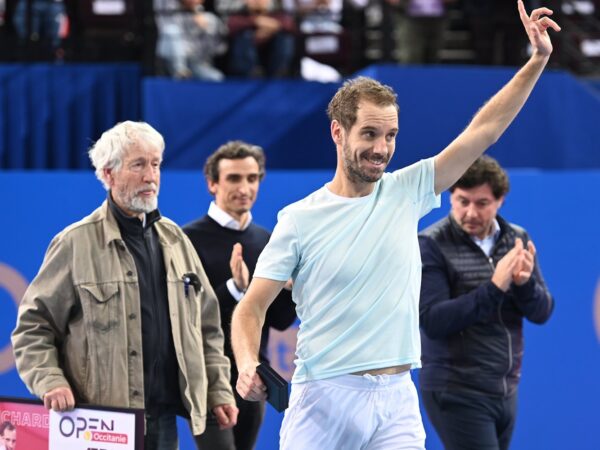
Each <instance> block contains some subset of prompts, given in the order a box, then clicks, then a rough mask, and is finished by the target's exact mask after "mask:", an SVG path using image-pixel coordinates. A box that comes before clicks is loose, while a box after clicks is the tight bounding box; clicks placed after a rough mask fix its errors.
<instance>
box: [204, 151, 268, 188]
mask: <svg viewBox="0 0 600 450" xmlns="http://www.w3.org/2000/svg"><path fill="white" fill-rule="evenodd" d="M248 157H252V158H254V159H255V160H256V162H257V163H258V177H259V180H262V179H263V178H264V176H265V160H266V158H265V152H264V151H263V149H262V147H259V146H258V145H253V144H248V143H247V142H244V141H229V142H227V143H226V144H223V145H221V146H220V147H219V148H218V149H217V150H216V151H215V152H214V153H213V154H212V155H210V156H209V157H208V158H207V159H206V163H205V164H204V176H205V177H206V180H207V181H213V182H217V181H219V161H221V160H222V159H244V158H248Z"/></svg>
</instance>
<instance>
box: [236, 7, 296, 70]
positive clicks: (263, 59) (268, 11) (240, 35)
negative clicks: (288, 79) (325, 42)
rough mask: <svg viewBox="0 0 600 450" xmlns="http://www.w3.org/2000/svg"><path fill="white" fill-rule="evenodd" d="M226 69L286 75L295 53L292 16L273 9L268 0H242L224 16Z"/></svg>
mask: <svg viewBox="0 0 600 450" xmlns="http://www.w3.org/2000/svg"><path fill="white" fill-rule="evenodd" d="M227 23H228V27H229V35H230V45H231V47H230V53H229V58H230V59H229V68H230V70H231V73H232V74H233V75H239V76H244V77H257V76H262V75H266V76H268V77H283V76H286V75H289V74H290V69H291V65H292V62H293V60H294V53H295V46H296V42H295V34H294V33H295V31H296V25H295V22H294V18H293V17H292V16H291V15H290V14H288V13H286V12H284V11H281V10H275V9H273V5H272V2H271V0H245V6H244V8H242V9H241V10H240V11H238V12H237V13H233V14H231V15H230V16H229V19H228V22H227Z"/></svg>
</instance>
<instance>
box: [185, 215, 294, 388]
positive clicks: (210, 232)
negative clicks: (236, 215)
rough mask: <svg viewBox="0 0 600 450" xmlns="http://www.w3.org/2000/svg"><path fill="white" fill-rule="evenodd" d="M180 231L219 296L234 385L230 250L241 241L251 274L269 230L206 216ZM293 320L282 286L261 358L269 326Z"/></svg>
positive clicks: (291, 304) (271, 309)
mask: <svg viewBox="0 0 600 450" xmlns="http://www.w3.org/2000/svg"><path fill="white" fill-rule="evenodd" d="M183 231H184V232H185V233H186V234H187V235H188V237H189V238H190V240H191V241H192V244H193V245H194V248H195V249H196V251H197V252H198V256H200V260H201V261H202V265H203V266H204V270H205V271H206V275H207V276H208V279H209V280H210V283H211V285H212V286H213V288H214V290H215V292H216V294H217V297H218V299H219V306H220V308H221V325H222V327H223V333H224V334H225V355H227V356H228V357H229V358H230V359H231V380H232V384H233V385H234V386H235V382H236V381H237V376H238V373H237V367H236V365H235V360H234V358H233V351H232V349H231V316H232V314H233V309H234V308H235V306H236V305H237V301H236V300H235V299H234V298H233V297H232V296H231V294H230V293H229V290H228V289H227V286H226V282H227V280H229V279H230V278H231V268H230V266H229V261H230V259H231V252H232V250H233V246H234V244H236V243H238V242H239V243H240V244H242V257H243V258H244V262H245V263H246V265H247V266H248V271H249V272H250V277H252V274H253V273H254V269H255V267H256V261H257V260H258V256H259V255H260V253H261V252H262V250H263V248H264V247H265V246H266V245H267V242H269V238H270V233H269V232H268V231H267V230H265V229H264V228H262V227H260V226H258V225H256V224H254V223H251V224H250V225H249V226H248V228H246V229H245V230H232V229H230V228H225V227H222V226H221V225H219V224H218V223H217V222H216V221H215V220H213V219H212V218H211V217H209V216H204V217H202V218H200V219H198V220H196V221H194V222H192V223H189V224H187V225H185V226H184V227H183ZM295 320H296V305H295V303H294V302H293V301H292V294H291V292H290V291H288V290H287V289H283V290H282V291H281V293H280V294H279V295H278V296H277V297H276V298H275V300H274V301H273V303H272V304H271V306H270V307H269V309H268V311H267V315H266V319H265V325H264V327H263V329H262V334H261V340H260V350H259V359H260V361H266V362H268V358H267V346H268V339H269V328H270V327H273V328H275V329H277V330H285V329H286V328H288V327H289V326H290V325H291V324H292V323H294V321H295Z"/></svg>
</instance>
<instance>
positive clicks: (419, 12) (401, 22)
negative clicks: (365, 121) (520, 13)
mask: <svg viewBox="0 0 600 450" xmlns="http://www.w3.org/2000/svg"><path fill="white" fill-rule="evenodd" d="M386 1H387V2H388V3H389V4H390V5H392V6H395V7H396V8H397V14H396V26H397V29H398V33H397V36H396V37H397V39H396V47H397V48H398V52H397V55H398V61H399V62H401V63H404V64H427V63H436V62H438V61H439V52H440V49H441V48H442V46H443V44H444V30H445V28H446V4H447V3H451V2H453V1H454V0H386ZM511 5H512V3H511Z"/></svg>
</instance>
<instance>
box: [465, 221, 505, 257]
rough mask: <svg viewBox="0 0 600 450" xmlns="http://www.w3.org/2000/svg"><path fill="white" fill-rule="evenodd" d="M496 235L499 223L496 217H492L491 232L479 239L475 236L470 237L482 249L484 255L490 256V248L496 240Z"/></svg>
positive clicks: (498, 231) (498, 232)
mask: <svg viewBox="0 0 600 450" xmlns="http://www.w3.org/2000/svg"><path fill="white" fill-rule="evenodd" d="M498 236H500V224H499V223H498V221H497V220H496V219H494V221H493V222H492V232H491V233H490V234H488V235H487V236H486V237H484V238H483V239H479V238H478V237H477V236H471V239H473V242H475V243H476V244H477V245H478V246H479V248H480V249H481V250H483V253H485V254H486V256H490V254H491V253H492V248H493V247H494V244H495V243H496V241H497V240H498Z"/></svg>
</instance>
